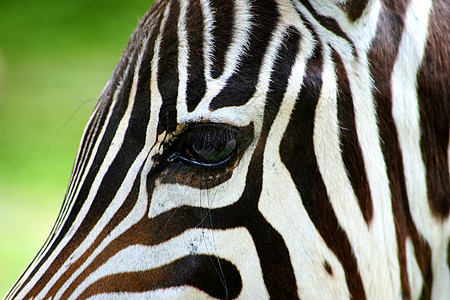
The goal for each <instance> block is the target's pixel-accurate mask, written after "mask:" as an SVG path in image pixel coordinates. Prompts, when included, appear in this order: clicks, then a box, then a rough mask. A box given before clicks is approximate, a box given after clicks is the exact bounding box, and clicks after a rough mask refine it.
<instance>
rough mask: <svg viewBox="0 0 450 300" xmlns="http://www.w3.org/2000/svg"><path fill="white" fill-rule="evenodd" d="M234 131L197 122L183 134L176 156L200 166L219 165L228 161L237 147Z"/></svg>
mask: <svg viewBox="0 0 450 300" xmlns="http://www.w3.org/2000/svg"><path fill="white" fill-rule="evenodd" d="M237 144H238V143H237V138H236V133H235V132H234V130H232V129H231V128H229V127H226V126H223V125H217V124H198V125H195V126H194V127H192V128H190V129H189V130H188V131H187V132H186V134H185V135H184V139H183V142H182V145H181V147H180V152H179V153H178V158H180V159H181V160H183V161H186V162H189V163H193V164H195V165H200V166H209V167H212V166H219V165H222V164H223V163H225V162H227V161H229V160H230V159H231V158H232V157H233V156H234V154H235V152H236V148H237Z"/></svg>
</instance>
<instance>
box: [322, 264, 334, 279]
mask: <svg viewBox="0 0 450 300" xmlns="http://www.w3.org/2000/svg"><path fill="white" fill-rule="evenodd" d="M323 267H324V269H325V271H327V273H328V274H330V276H333V268H331V265H330V263H329V262H328V261H324V262H323Z"/></svg>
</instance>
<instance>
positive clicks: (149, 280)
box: [80, 255, 242, 299]
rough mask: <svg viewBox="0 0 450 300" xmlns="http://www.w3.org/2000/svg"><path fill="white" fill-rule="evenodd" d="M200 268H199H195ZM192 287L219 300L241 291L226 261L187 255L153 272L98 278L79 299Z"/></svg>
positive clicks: (240, 282) (232, 296)
mask: <svg viewBox="0 0 450 300" xmlns="http://www.w3.org/2000/svg"><path fill="white" fill-rule="evenodd" d="M216 260H218V261H219V263H220V265H221V268H222V271H223V274H225V276H226V285H224V282H223V278H221V276H220V275H219V274H218V273H217V270H216V268H215V266H214V265H213V261H216ZM199 266H201V268H199ZM184 285H188V286H192V287H196V288H197V289H199V290H201V291H204V292H206V293H207V294H208V295H210V296H211V297H214V298H219V299H234V298H236V297H237V296H239V294H240V292H241V290H242V280H241V276H240V274H239V271H238V270H237V269H236V267H235V266H234V265H233V264H232V263H230V262H229V261H227V260H225V259H222V258H218V257H214V256H210V255H189V256H185V257H183V258H180V259H178V260H175V261H173V262H171V263H169V264H167V265H164V266H161V267H158V268H156V269H151V270H146V271H141V272H127V273H119V274H115V275H110V276H107V277H104V278H101V279H99V280H98V281H96V282H95V283H93V284H92V285H91V286H89V287H88V288H87V289H86V290H85V291H84V292H83V293H82V294H81V295H80V299H87V298H89V297H92V296H94V295H98V294H101V293H117V291H120V292H128V293H142V292H147V291H153V290H157V289H163V288H172V287H179V286H184Z"/></svg>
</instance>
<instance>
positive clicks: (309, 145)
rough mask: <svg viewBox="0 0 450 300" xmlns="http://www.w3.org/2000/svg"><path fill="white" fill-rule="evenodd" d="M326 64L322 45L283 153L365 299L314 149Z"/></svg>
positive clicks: (357, 294)
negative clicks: (317, 112)
mask: <svg viewBox="0 0 450 300" xmlns="http://www.w3.org/2000/svg"><path fill="white" fill-rule="evenodd" d="M307 25H308V24H307ZM308 26H309V25H308ZM322 65H323V57H322V48H321V46H320V44H319V46H318V47H316V49H315V50H314V53H313V56H312V57H311V58H310V59H309V61H308V63H307V66H306V74H305V76H304V79H303V85H302V86H303V87H302V90H301V92H300V94H299V96H298V99H297V102H296V104H295V107H294V111H293V113H292V115H291V120H290V122H289V124H288V127H287V129H286V131H285V134H284V136H283V139H282V141H281V144H280V156H281V160H282V162H283V163H284V165H285V166H286V168H287V169H288V171H289V173H290V175H291V177H292V179H293V181H294V183H295V185H296V188H297V190H298V191H299V193H300V196H301V199H302V202H303V206H304V207H305V209H306V211H307V213H308V215H309V217H310V219H311V221H312V222H313V223H314V226H315V227H316V228H317V230H318V231H319V233H320V235H321V236H322V238H323V239H324V241H325V243H326V244H327V246H328V247H329V248H330V249H331V250H332V251H333V252H334V254H335V255H336V256H337V258H338V259H339V261H340V262H341V264H342V267H343V269H344V272H345V277H346V280H347V285H348V288H349V292H350V295H351V297H352V298H354V299H365V298H366V294H365V291H364V287H363V284H362V280H361V275H360V274H359V271H358V265H357V262H356V258H355V256H354V255H353V251H352V247H351V245H350V242H349V240H348V238H347V235H346V233H345V232H344V231H343V230H342V228H341V227H340V226H339V221H338V219H337V217H336V215H335V214H334V211H333V207H332V206H331V203H330V201H329V199H328V195H327V190H326V187H325V184H324V182H323V180H322V176H321V174H320V172H319V169H318V165H317V161H316V156H315V152H314V144H313V134H314V117H315V110H316V106H317V102H318V99H319V97H320V92H321V88H322Z"/></svg>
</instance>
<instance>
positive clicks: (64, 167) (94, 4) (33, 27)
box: [0, 0, 154, 297]
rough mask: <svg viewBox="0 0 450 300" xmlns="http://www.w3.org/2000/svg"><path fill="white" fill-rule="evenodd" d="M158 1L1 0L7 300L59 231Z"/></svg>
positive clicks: (2, 262) (0, 193)
mask: <svg viewBox="0 0 450 300" xmlns="http://www.w3.org/2000/svg"><path fill="white" fill-rule="evenodd" d="M153 2H154V1H153V0H132V1H130V0H128V1H124V0H122V1H119V0H109V1H106V0H72V1H56V0H39V1H35V0H0V241H1V242H0V297H3V295H5V294H6V292H7V290H8V289H9V288H10V286H11V285H12V284H13V283H14V281H15V280H16V279H17V278H18V276H19V275H20V274H21V272H22V271H24V270H25V268H26V266H27V265H28V264H29V263H30V262H31V260H32V258H33V257H34V255H35V254H36V253H37V251H38V250H39V248H40V246H41V245H42V244H43V242H44V241H45V239H46V237H47V235H48V234H49V232H50V230H51V226H52V225H53V222H54V220H55V219H56V216H57V213H58V210H59V208H60V206H61V204H62V200H63V197H64V193H65V190H66V187H67V184H68V182H69V179H70V173H71V170H72V164H73V161H74V159H75V155H76V152H77V148H78V144H79V141H80V138H81V135H82V132H83V129H84V126H85V125H86V122H87V120H88V118H89V115H90V113H91V112H92V110H93V108H94V106H95V103H96V97H98V96H99V95H100V92H101V91H102V89H103V87H104V85H105V84H106V82H107V81H108V80H109V77H110V76H111V74H112V71H113V70H114V68H115V65H116V64H117V63H118V61H119V58H120V56H121V54H122V51H123V49H125V46H126V44H127V42H128V39H129V37H130V35H131V33H132V32H133V30H134V28H135V26H136V24H137V22H138V19H139V18H140V17H142V16H143V15H144V13H145V12H146V11H147V9H148V8H149V7H150V6H151V4H152V3H153Z"/></svg>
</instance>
